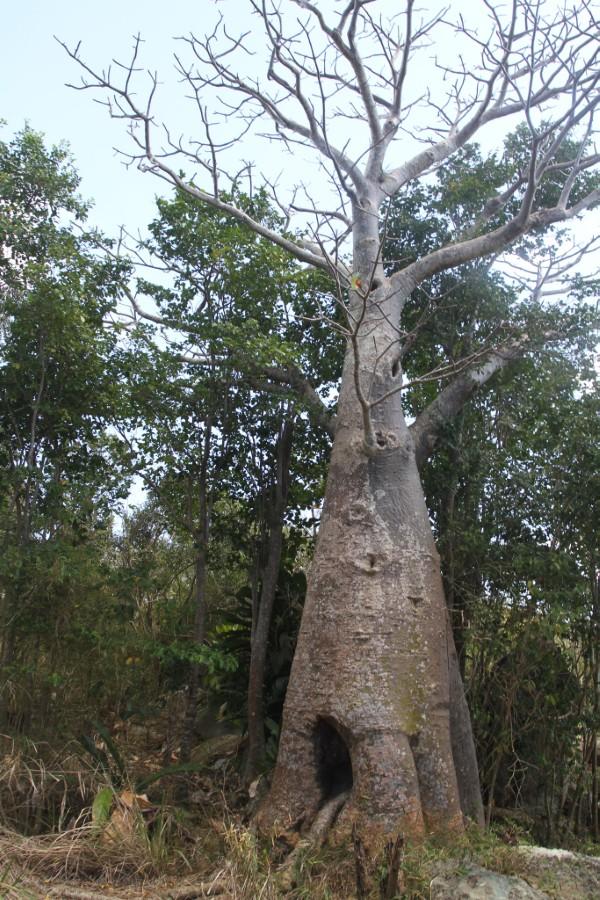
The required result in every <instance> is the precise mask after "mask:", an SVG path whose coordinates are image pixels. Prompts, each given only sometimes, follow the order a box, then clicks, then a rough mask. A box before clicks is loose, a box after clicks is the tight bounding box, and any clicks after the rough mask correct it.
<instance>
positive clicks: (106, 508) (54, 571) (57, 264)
mask: <svg viewBox="0 0 600 900" xmlns="http://www.w3.org/2000/svg"><path fill="white" fill-rule="evenodd" d="M77 185H78V179H77V175H76V173H75V171H74V169H73V167H72V164H71V161H70V158H69V155H68V153H67V151H66V150H65V149H63V148H53V149H52V150H46V148H45V147H44V144H43V141H42V138H41V137H40V136H39V135H37V134H36V133H34V132H32V131H30V130H28V129H26V130H25V131H23V132H21V133H20V134H18V135H17V136H16V137H15V138H14V139H13V141H12V142H10V143H5V142H2V143H0V317H1V320H2V338H1V342H0V393H1V397H2V399H1V400H0V460H1V468H0V479H1V485H2V505H1V524H0V529H1V534H2V545H3V553H2V564H1V567H0V597H1V600H2V657H1V663H2V679H3V704H2V707H3V708H2V715H3V717H4V719H5V720H6V717H7V716H10V715H13V714H14V715H17V716H18V717H19V718H20V719H21V720H27V718H28V716H29V714H30V712H31V709H32V708H33V707H34V706H36V705H37V704H38V703H39V708H41V709H44V708H45V706H46V703H47V698H48V696H49V694H50V693H51V690H52V687H53V685H52V679H53V677H54V676H53V659H54V658H55V656H56V654H57V652H59V649H60V642H61V640H62V636H61V635H60V633H59V623H60V622H61V620H62V617H63V616H65V617H68V615H69V605H70V604H71V603H72V602H73V601H74V595H75V594H76V593H77V587H76V585H77V584H81V578H82V575H83V571H84V569H85V566H86V565H88V564H91V565H92V567H97V566H98V565H99V564H100V559H101V555H102V552H103V551H102V549H101V547H102V538H100V540H99V542H97V541H96V536H97V535H98V534H99V533H102V532H103V531H105V530H106V529H107V528H108V527H109V521H110V520H109V515H110V508H111V501H112V500H114V499H115V498H116V497H119V496H123V495H124V494H125V493H126V491H127V484H126V480H125V479H124V476H123V463H124V458H123V456H122V454H121V452H120V448H119V445H118V443H117V442H116V441H115V440H114V439H113V438H110V437H108V436H107V435H106V434H105V430H104V429H105V423H106V419H107V416H110V415H113V416H116V415H118V414H119V410H120V407H121V394H120V390H119V384H118V374H117V364H116V358H115V355H114V352H113V351H114V344H115V338H114V336H113V335H111V334H110V333H109V332H107V331H106V330H105V328H104V319H105V316H106V315H107V314H108V313H109V311H110V310H111V309H112V307H113V305H114V302H115V296H116V290H117V284H118V269H117V267H116V266H115V265H114V264H113V263H112V262H107V261H106V260H105V259H102V258H99V257H98V256H97V255H96V254H95V253H94V250H93V246H94V244H93V243H92V241H91V239H90V238H89V237H86V235H85V234H83V233H80V232H76V231H75V229H74V227H73V221H74V220H79V222H83V220H84V219H85V214H86V206H85V204H83V203H82V201H81V200H80V199H79V197H78V195H77V193H76V191H77ZM92 581H93V579H92ZM92 590H93V588H92ZM40 669H41V670H42V671H43V672H44V675H41V674H40V672H39V670H40ZM26 675H27V677H28V679H29V684H27V685H26V683H25V682H24V678H25V676H26ZM34 685H35V687H34ZM54 687H56V685H54ZM27 695H28V696H29V700H28V701H26V696H27ZM17 711H18V712H17Z"/></svg>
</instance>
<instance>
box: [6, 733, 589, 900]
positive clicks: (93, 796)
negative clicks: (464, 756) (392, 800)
mask: <svg viewBox="0 0 600 900" xmlns="http://www.w3.org/2000/svg"><path fill="white" fill-rule="evenodd" d="M2 740H3V743H2V755H1V757H0V816H1V827H0V897H2V898H7V900H30V898H34V897H35V898H37V897H48V898H50V897H61V898H63V900H69V898H73V900H86V898H90V900H91V898H102V897H105V898H108V897H110V898H113V900H119V898H123V900H125V898H127V900H129V898H133V897H140V898H141V897H144V898H148V900H159V898H160V900H169V898H171V900H192V898H195V897H220V898H232V900H258V898H260V900H276V898H283V897H286V898H289V900H294V898H296V900H300V898H307V900H308V898H310V900H349V898H352V897H358V898H361V900H363V898H373V900H375V898H378V900H381V898H388V900H391V898H393V897H404V898H411V900H429V897H430V884H431V881H432V879H433V878H434V877H435V876H436V875H438V874H444V873H453V872H457V871H458V872H460V871H464V870H466V869H467V868H468V866H469V865H471V864H477V865H479V866H482V867H484V868H487V869H490V870H493V871H495V872H499V873H503V874H516V875H520V876H521V877H523V878H525V879H526V880H527V881H529V882H530V883H531V884H532V885H533V886H535V887H538V888H539V889H541V890H543V891H545V892H546V893H547V894H548V896H550V897H555V898H557V900H558V898H561V900H562V898H564V897H569V898H574V900H576V898H582V900H584V898H590V900H591V898H595V897H598V896H600V861H598V862H597V863H594V861H593V860H591V861H586V860H581V859H577V858H571V857H564V856H562V857H561V856H560V855H558V856H557V855H556V854H555V855H552V854H546V855H543V854H542V855H539V854H532V853H531V852H528V851H527V850H524V849H523V845H524V844H525V843H526V841H527V838H528V836H527V834H526V833H525V832H523V830H522V829H519V826H517V825H514V826H511V825H507V824H504V825H503V826H502V828H500V829H498V830H492V831H489V832H487V833H486V834H481V833H480V832H479V831H477V830H472V831H469V832H468V833H467V834H466V835H464V837H462V838H460V839H458V840H456V839H454V840H453V841H452V842H450V843H449V842H444V841H442V840H433V839H432V840H429V841H423V842H420V843H415V844H401V845H400V844H399V845H398V846H397V847H396V857H395V861H396V863H397V868H398V873H397V877H396V874H393V876H390V867H391V866H392V867H393V864H394V852H393V851H392V850H391V849H389V848H388V850H387V852H386V851H385V850H382V852H381V853H379V854H377V855H376V856H375V857H373V858H370V857H369V856H368V855H366V853H365V852H364V849H362V848H361V846H360V844H359V843H358V842H357V841H354V842H353V841H352V840H350V839H349V840H347V841H345V842H342V843H340V844H338V845H337V846H327V845H326V846H324V847H322V848H320V849H318V850H315V849H314V848H311V847H309V846H303V845H300V846H298V847H296V848H295V850H294V852H293V855H291V856H290V850H291V847H290V845H289V844H287V843H285V842H281V841H274V842H268V841H265V840H262V839H259V838H258V837H257V835H256V834H255V833H254V831H253V829H252V825H251V809H252V801H251V800H250V798H249V796H248V792H247V791H245V790H244V789H243V787H242V785H241V782H240V780H239V777H238V775H237V767H236V761H235V756H234V754H235V749H236V746H237V745H236V743H235V741H234V742H232V741H231V740H229V742H227V741H223V742H221V743H219V742H218V741H217V742H216V743H213V745H212V747H207V746H204V747H202V748H201V749H200V750H199V752H198V754H197V755H196V762H195V763H194V764H192V767H191V769H190V768H189V767H188V769H187V770H186V771H183V772H182V771H178V769H177V766H173V767H171V768H170V770H169V771H168V772H166V773H165V771H164V769H162V772H163V774H162V776H161V766H163V765H164V762H165V760H164V758H163V757H161V754H160V752H158V751H156V752H151V753H148V752H147V750H146V749H145V748H144V747H143V746H140V745H139V743H138V744H136V745H135V746H127V752H124V751H117V750H116V748H113V751H111V750H110V747H108V746H106V745H105V744H103V742H102V740H101V739H100V738H99V737H98V736H96V740H97V749H98V751H99V753H98V754H97V756H94V753H89V752H88V753H87V754H86V753H82V752H81V748H79V747H77V746H75V745H73V744H68V745H66V746H65V747H63V748H62V750H60V751H59V750H56V749H51V748H50V747H48V746H47V745H34V744H32V743H31V742H25V741H21V742H15V741H13V740H11V739H9V738H5V739H2ZM102 754H104V761H103V756H102ZM116 757H118V762H117V761H116ZM99 760H100V762H99ZM171 762H172V761H171ZM117 776H118V777H117ZM111 779H112V780H111ZM143 782H145V784H146V785H147V790H146V791H142V789H141V788H140V784H142V783H143Z"/></svg>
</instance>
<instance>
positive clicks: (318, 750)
mask: <svg viewBox="0 0 600 900" xmlns="http://www.w3.org/2000/svg"><path fill="white" fill-rule="evenodd" d="M315 754H316V760H317V780H318V782H319V787H320V788H321V792H322V797H323V801H325V800H330V799H331V798H332V797H337V796H338V794H342V793H344V792H345V791H350V790H351V789H352V782H353V778H352V762H351V760H350V753H349V751H348V747H347V745H346V742H345V741H344V739H343V737H342V736H341V734H340V733H339V731H338V730H337V729H336V728H335V727H334V726H333V725H332V724H331V723H330V722H327V721H326V720H325V719H319V721H318V722H317V725H316V728H315Z"/></svg>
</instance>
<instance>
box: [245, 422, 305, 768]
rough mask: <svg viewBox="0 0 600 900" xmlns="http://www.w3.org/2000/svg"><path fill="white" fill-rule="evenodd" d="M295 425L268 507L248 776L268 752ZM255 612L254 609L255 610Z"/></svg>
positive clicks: (253, 658)
mask: <svg viewBox="0 0 600 900" xmlns="http://www.w3.org/2000/svg"><path fill="white" fill-rule="evenodd" d="M293 432H294V426H293V422H292V421H287V422H285V423H284V426H283V429H282V432H281V435H280V438H279V442H278V446H277V471H276V474H275V482H274V484H273V496H272V498H271V504H270V509H269V511H268V519H269V521H268V550H267V560H266V563H265V566H264V569H263V572H262V579H261V581H262V584H261V591H260V601H259V603H258V605H257V610H256V619H255V622H253V626H254V627H253V629H252V645H251V650H250V675H249V679H248V752H247V755H246V763H245V776H246V779H247V780H252V778H254V777H255V776H256V775H257V773H258V772H259V770H260V768H261V765H262V763H263V760H264V753H265V716H264V681H265V669H266V662H267V647H268V640H269V629H270V626H271V618H272V616H273V605H274V603H275V593H276V591H277V579H278V576H279V566H280V563H281V549H282V544H283V521H284V515H285V508H286V505H287V496H288V488H289V468H290V458H291V453H292V438H293ZM253 614H254V610H253Z"/></svg>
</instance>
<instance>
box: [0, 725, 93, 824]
mask: <svg viewBox="0 0 600 900" xmlns="http://www.w3.org/2000/svg"><path fill="white" fill-rule="evenodd" d="M77 751H78V748H77V746H76V745H75V744H73V743H69V744H66V745H65V746H63V747H61V748H60V749H58V750H56V749H53V748H51V747H50V745H49V744H46V743H43V742H42V743H34V742H33V741H30V740H27V739H23V738H22V739H20V740H19V741H16V740H15V739H14V738H11V737H9V736H7V735H0V824H1V825H3V826H5V827H7V828H12V829H14V830H16V831H20V832H23V833H25V834H36V833H39V832H40V831H44V830H47V829H49V828H52V829H57V830H61V829H63V828H64V827H65V826H66V825H67V824H68V823H69V820H72V819H76V818H77V817H78V816H79V815H80V813H81V811H82V809H83V808H84V807H85V806H86V805H89V804H90V803H91V802H92V799H93V797H94V796H95V794H96V792H97V790H98V788H99V785H100V784H101V783H102V781H103V776H102V773H100V772H99V771H98V769H97V768H95V767H93V766H91V765H87V764H86V763H85V762H82V760H81V757H80V754H79V753H78V752H77Z"/></svg>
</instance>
